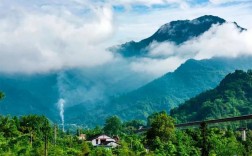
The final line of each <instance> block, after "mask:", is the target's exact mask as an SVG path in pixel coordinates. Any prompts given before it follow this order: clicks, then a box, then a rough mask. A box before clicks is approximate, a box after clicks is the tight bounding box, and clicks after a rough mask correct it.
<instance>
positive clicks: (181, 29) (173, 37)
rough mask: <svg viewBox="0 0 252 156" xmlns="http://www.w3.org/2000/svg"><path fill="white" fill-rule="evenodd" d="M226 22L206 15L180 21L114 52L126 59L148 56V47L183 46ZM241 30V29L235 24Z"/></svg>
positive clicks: (162, 27) (126, 44)
mask: <svg viewBox="0 0 252 156" xmlns="http://www.w3.org/2000/svg"><path fill="white" fill-rule="evenodd" d="M223 23H226V21H225V20H224V19H222V18H220V17H217V16H212V15H205V16H201V17H199V18H196V19H193V20H178V21H172V22H170V23H166V24H164V25H162V26H161V27H160V28H159V29H158V30H157V31H156V32H155V33H154V34H153V35H152V36H150V37H148V38H146V39H143V40H141V41H139V42H135V41H130V42H127V43H125V44H122V45H120V46H118V47H115V48H114V49H113V50H114V51H115V52H118V53H120V54H121V55H123V56H125V57H133V56H146V55H147V53H148V52H149V50H148V46H149V45H150V44H151V43H153V42H172V43H174V44H176V45H179V44H182V43H184V42H186V41H188V40H190V39H192V38H195V37H198V36H200V35H202V34H203V33H204V32H206V31H208V30H209V29H210V28H211V27H212V26H213V25H222V24H223ZM234 24H235V25H236V26H237V28H239V29H240V30H245V29H244V28H241V27H240V26H238V25H237V24H236V23H234Z"/></svg>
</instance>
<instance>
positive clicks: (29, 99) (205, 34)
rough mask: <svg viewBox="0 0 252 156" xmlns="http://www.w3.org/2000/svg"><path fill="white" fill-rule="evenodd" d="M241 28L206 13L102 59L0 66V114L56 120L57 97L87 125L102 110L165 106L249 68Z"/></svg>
mask: <svg viewBox="0 0 252 156" xmlns="http://www.w3.org/2000/svg"><path fill="white" fill-rule="evenodd" d="M244 30H245V29H244V28H242V27H240V26H238V25H237V24H236V23H232V22H231V23H229V22H226V21H225V20H224V19H222V18H219V17H217V16H211V15H206V16H202V17H199V18H196V19H194V20H179V21H173V22H170V23H168V24H165V25H163V26H161V27H160V29H158V30H157V31H156V32H155V33H154V34H153V35H152V36H150V37H149V38H146V39H144V40H142V41H140V42H132V43H126V44H123V45H122V46H119V49H117V48H118V47H117V48H115V49H114V48H112V51H113V57H111V59H112V60H110V62H107V63H102V64H101V65H97V66H88V67H87V66H85V67H71V68H69V67H68V68H66V69H60V70H54V71H50V72H43V73H40V74H38V73H29V74H27V73H10V72H6V73H5V72H1V74H0V90H2V91H3V92H5V94H6V99H5V100H4V101H1V105H0V113H2V114H11V115H22V114H30V113H37V114H45V115H46V116H48V117H49V118H50V119H51V120H52V121H54V122H60V120H61V118H60V110H59V107H58V106H57V103H58V101H59V100H60V99H63V100H64V107H63V108H64V109H65V111H64V115H65V121H66V122H67V123H85V124H87V125H92V124H96V123H102V122H103V119H104V118H105V117H106V116H108V115H114V114H116V115H119V116H120V117H122V118H123V119H125V120H127V119H132V118H139V119H143V118H145V117H146V116H148V115H149V114H150V113H152V112H155V111H160V110H163V109H164V110H166V111H169V110H170V109H171V108H173V107H176V106H178V104H180V103H182V102H184V101H185V100H187V99H189V98H191V97H193V96H195V95H197V94H199V93H200V92H202V91H205V90H207V89H211V88H213V87H215V86H216V85H217V84H218V83H219V81H220V80H221V79H222V78H223V77H224V76H225V75H226V74H227V73H229V72H232V71H234V70H235V69H243V70H247V69H249V68H251V67H252V65H251V63H250V62H252V61H251V57H250V55H251V54H252V48H251V44H250V42H249V41H250V38H251V35H250V34H251V32H250V31H249V30H248V31H244ZM115 50H116V51H115ZM101 57H103V56H101ZM195 59H196V60H195ZM187 60H188V61H187ZM182 63H184V64H183V65H181V64H182ZM98 64H99V63H98ZM180 65H181V66H180ZM179 66H180V67H179ZM177 67H179V68H178V69H177ZM174 70H175V71H174ZM173 71H174V72H173ZM167 72H168V73H167ZM162 75H163V76H162ZM160 76H161V77H160ZM154 79H155V80H154ZM152 80H154V81H152ZM149 82H150V83H149ZM98 118H100V119H101V120H98Z"/></svg>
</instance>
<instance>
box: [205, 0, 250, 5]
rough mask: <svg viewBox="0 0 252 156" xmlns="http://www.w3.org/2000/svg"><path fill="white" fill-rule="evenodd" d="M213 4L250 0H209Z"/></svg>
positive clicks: (247, 0) (246, 0)
mask: <svg viewBox="0 0 252 156" xmlns="http://www.w3.org/2000/svg"><path fill="white" fill-rule="evenodd" d="M209 1H210V2H211V3H213V4H225V3H233V2H239V3H241V2H249V1H250V0H209Z"/></svg>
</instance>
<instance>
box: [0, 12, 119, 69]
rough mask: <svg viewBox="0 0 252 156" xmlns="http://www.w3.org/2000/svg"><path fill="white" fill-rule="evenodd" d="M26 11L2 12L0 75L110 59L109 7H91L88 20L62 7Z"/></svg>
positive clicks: (110, 28) (110, 13)
mask: <svg viewBox="0 0 252 156" xmlns="http://www.w3.org/2000/svg"><path fill="white" fill-rule="evenodd" d="M40 9H41V8H40ZM42 9H45V8H42ZM46 9H47V10H48V7H46ZM29 11H31V12H29ZM29 11H28V10H26V8H24V7H20V8H15V7H14V8H9V10H8V9H7V10H6V12H8V13H6V12H1V13H2V14H3V16H1V18H0V55H1V57H0V66H1V68H0V72H25V73H34V72H47V71H50V70H58V69H62V68H71V67H80V66H83V67H90V66H95V65H100V64H103V63H105V62H108V61H110V60H111V59H112V58H113V56H112V54H111V53H110V52H108V51H106V50H105V49H106V48H105V47H107V45H104V44H105V43H106V40H108V39H109V38H110V36H111V35H112V34H113V31H114V30H113V13H112V11H111V8H110V7H96V8H91V9H90V10H89V13H88V15H89V16H88V17H89V18H91V19H87V18H86V16H77V15H76V14H74V13H73V12H71V11H70V10H68V9H65V8H63V9H62V10H61V11H59V12H57V11H55V12H51V11H49V13H44V12H43V10H39V11H34V10H29Z"/></svg>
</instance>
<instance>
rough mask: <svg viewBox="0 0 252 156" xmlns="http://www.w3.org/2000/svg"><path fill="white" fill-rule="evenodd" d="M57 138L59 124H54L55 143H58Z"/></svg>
mask: <svg viewBox="0 0 252 156" xmlns="http://www.w3.org/2000/svg"><path fill="white" fill-rule="evenodd" d="M56 140H57V124H55V125H54V145H56V143H57V142H56Z"/></svg>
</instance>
